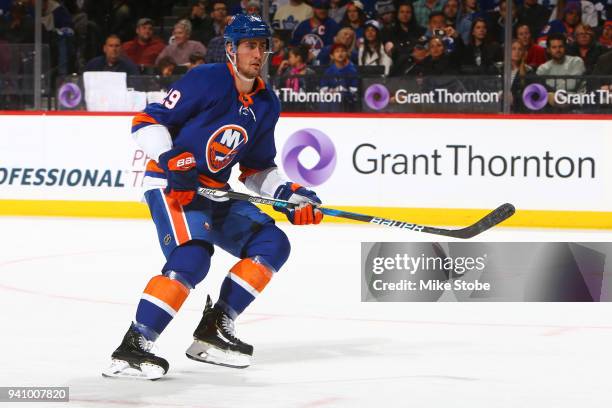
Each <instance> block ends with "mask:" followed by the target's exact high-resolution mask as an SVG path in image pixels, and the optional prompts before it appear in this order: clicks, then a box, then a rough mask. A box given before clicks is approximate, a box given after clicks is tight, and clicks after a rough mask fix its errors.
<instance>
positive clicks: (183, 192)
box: [158, 147, 199, 206]
mask: <svg viewBox="0 0 612 408" xmlns="http://www.w3.org/2000/svg"><path fill="white" fill-rule="evenodd" d="M158 164H159V167H161V168H162V170H164V173H166V179H167V180H168V187H166V189H165V190H164V192H165V193H166V195H167V196H168V197H171V198H174V199H175V200H176V201H178V202H179V204H180V205H182V206H186V205H188V204H191V202H192V201H193V200H194V198H195V196H196V192H197V190H198V187H199V184H198V171H197V169H196V161H195V157H194V156H193V154H192V153H190V152H188V151H186V150H185V149H182V148H177V147H175V148H173V149H170V150H168V151H167V152H165V153H162V154H161V155H160V156H159V160H158Z"/></svg>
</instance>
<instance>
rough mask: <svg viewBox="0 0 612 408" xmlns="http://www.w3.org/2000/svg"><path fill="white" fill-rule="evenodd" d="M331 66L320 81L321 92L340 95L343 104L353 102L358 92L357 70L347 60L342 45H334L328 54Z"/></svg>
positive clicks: (346, 51)
mask: <svg viewBox="0 0 612 408" xmlns="http://www.w3.org/2000/svg"><path fill="white" fill-rule="evenodd" d="M330 57H331V60H332V64H331V65H330V66H329V67H328V68H327V69H326V70H325V74H324V75H325V76H324V78H323V79H322V80H321V92H326V93H334V94H338V93H339V94H340V95H341V97H342V100H343V102H348V103H351V102H354V101H355V97H356V94H357V90H358V85H359V78H358V77H357V68H356V67H355V65H354V64H353V63H352V62H351V61H350V59H349V53H348V50H347V48H346V46H345V45H344V44H341V43H336V44H334V45H333V46H332V49H331V54H330Z"/></svg>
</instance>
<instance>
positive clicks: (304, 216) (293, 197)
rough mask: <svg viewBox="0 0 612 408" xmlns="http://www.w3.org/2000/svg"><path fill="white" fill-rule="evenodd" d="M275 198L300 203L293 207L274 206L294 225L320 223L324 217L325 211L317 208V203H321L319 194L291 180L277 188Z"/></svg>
mask: <svg viewBox="0 0 612 408" xmlns="http://www.w3.org/2000/svg"><path fill="white" fill-rule="evenodd" d="M274 198H278V199H279V200H284V201H289V202H290V203H294V204H297V205H298V206H297V207H295V208H293V209H289V208H284V207H277V206H275V207H274V209H275V210H276V211H280V212H282V213H284V214H285V215H286V216H287V219H288V220H289V222H291V223H292V224H294V225H307V224H318V223H320V222H321V220H322V219H323V213H322V212H321V210H319V209H317V205H319V204H321V200H320V199H319V197H317V194H316V193H315V192H314V191H311V190H308V189H307V188H304V187H302V186H300V185H299V184H296V183H290V182H287V183H285V184H282V185H281V186H279V187H278V188H277V189H276V192H275V193H274Z"/></svg>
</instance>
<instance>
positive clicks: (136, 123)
mask: <svg viewBox="0 0 612 408" xmlns="http://www.w3.org/2000/svg"><path fill="white" fill-rule="evenodd" d="M157 124H159V122H157V120H155V118H153V117H152V116H151V115H149V114H147V113H144V112H140V113H138V114H136V116H134V118H133V119H132V133H134V132H135V131H137V130H138V129H140V128H143V127H145V126H149V125H157Z"/></svg>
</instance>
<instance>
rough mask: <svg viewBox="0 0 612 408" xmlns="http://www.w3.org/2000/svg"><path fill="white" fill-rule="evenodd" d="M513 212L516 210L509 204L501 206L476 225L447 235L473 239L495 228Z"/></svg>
mask: <svg viewBox="0 0 612 408" xmlns="http://www.w3.org/2000/svg"><path fill="white" fill-rule="evenodd" d="M515 212H516V209H515V208H514V206H513V205H512V204H510V203H505V204H502V205H500V206H499V207H497V208H496V209H494V210H493V211H491V212H490V213H489V214H487V215H485V216H484V217H483V218H481V219H480V220H479V221H477V222H476V223H474V224H472V225H470V226H469V227H465V228H462V229H459V230H455V231H452V235H451V234H449V236H452V237H455V238H463V239H468V238H472V237H475V236H476V235H478V234H480V233H481V232H484V231H486V230H488V229H489V228H492V227H494V226H496V225H497V224H499V223H501V222H503V221H505V220H507V219H508V218H510V217H512V216H513V215H514V213H515Z"/></svg>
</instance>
